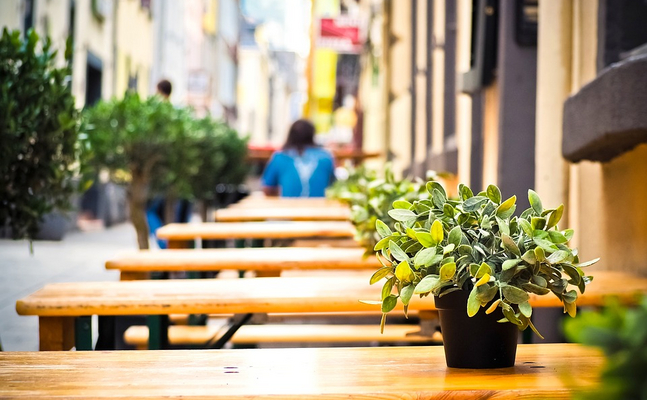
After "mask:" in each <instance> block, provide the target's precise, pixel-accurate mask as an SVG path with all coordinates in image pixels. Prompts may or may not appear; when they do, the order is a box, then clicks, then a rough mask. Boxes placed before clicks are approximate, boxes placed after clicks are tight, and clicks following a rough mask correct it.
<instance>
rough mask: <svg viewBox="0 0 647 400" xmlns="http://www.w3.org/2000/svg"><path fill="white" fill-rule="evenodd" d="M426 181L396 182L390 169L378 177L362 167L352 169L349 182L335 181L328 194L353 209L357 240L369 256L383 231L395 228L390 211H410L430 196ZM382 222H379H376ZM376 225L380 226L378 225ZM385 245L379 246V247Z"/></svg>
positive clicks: (405, 180) (403, 180) (352, 219)
mask: <svg viewBox="0 0 647 400" xmlns="http://www.w3.org/2000/svg"><path fill="white" fill-rule="evenodd" d="M426 193H427V191H426V190H425V185H424V182H421V181H411V180H408V179H402V180H397V179H395V177H394V175H393V173H392V171H391V169H390V166H387V167H386V169H385V173H384V177H383V178H378V177H377V173H376V172H375V171H372V170H369V169H366V168H365V167H363V166H361V167H358V168H357V169H354V170H351V173H350V174H349V177H348V179H347V180H340V181H337V182H335V183H334V184H333V185H332V186H331V188H329V189H328V191H327V192H326V195H327V196H328V197H330V198H333V199H337V200H339V201H341V202H344V203H346V204H348V205H350V207H351V222H352V223H353V224H354V225H355V230H356V234H355V239H356V240H357V241H358V242H359V244H360V246H362V247H364V248H365V249H366V251H367V253H372V252H373V248H374V247H375V246H376V245H377V244H378V242H379V240H380V237H382V236H387V235H381V234H380V232H381V233H384V232H390V230H392V229H393V227H394V224H395V222H396V220H395V219H394V218H393V217H392V216H391V213H390V211H389V210H391V207H392V205H393V204H395V205H396V206H397V207H398V210H395V213H396V214H397V213H398V212H408V210H406V209H400V208H399V207H406V208H408V207H409V206H410V205H411V203H410V202H412V201H414V200H417V199H420V198H424V197H427V194H426ZM377 221H380V222H377ZM376 223H377V224H378V225H376ZM383 244H384V243H383V242H382V243H380V246H381V245H383Z"/></svg>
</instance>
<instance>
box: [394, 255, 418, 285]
mask: <svg viewBox="0 0 647 400" xmlns="http://www.w3.org/2000/svg"><path fill="white" fill-rule="evenodd" d="M395 277H396V278H398V280H399V281H400V282H411V281H412V280H413V277H414V275H413V271H411V267H410V266H409V262H408V261H406V260H405V261H402V262H401V263H400V264H398V266H397V267H395Z"/></svg>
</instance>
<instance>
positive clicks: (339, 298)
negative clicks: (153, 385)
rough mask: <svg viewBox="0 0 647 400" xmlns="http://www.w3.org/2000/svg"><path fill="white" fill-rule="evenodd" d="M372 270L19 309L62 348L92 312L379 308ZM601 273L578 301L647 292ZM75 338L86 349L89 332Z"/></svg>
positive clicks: (629, 280) (538, 300)
mask: <svg viewBox="0 0 647 400" xmlns="http://www.w3.org/2000/svg"><path fill="white" fill-rule="evenodd" d="M369 276H370V274H367V275H366V277H365V278H364V277H337V278H325V277H294V278H292V277H290V278H286V277H282V278H255V279H201V280H171V281H119V282H96V283H93V282H75V283H54V284H49V285H46V286H45V287H44V288H43V289H41V290H39V291H37V292H35V293H33V294H31V295H29V296H27V297H25V298H23V299H21V300H18V301H17V303H16V310H17V312H18V314H20V315H37V316H38V317H39V324H40V326H39V329H40V349H41V350H64V349H69V348H71V347H72V346H73V345H74V342H75V336H74V332H75V329H76V330H78V319H77V322H76V323H75V318H74V317H84V318H85V322H84V324H87V323H88V322H87V321H88V320H89V318H87V316H91V315H106V316H108V315H168V314H210V313H221V314H238V313H270V312H273V313H279V312H282V313H314V312H351V311H363V312H367V311H376V310H379V305H370V304H364V303H360V302H359V300H378V299H379V298H380V293H381V289H382V288H381V285H379V284H377V285H372V286H371V285H369V284H368V280H369ZM595 276H596V278H595V280H594V281H593V282H592V283H591V284H590V285H588V286H587V289H586V292H585V293H584V294H583V295H581V296H580V297H579V299H578V305H580V306H586V305H593V306H599V305H602V304H603V303H604V299H605V297H607V296H610V295H613V296H618V297H619V298H620V300H621V301H623V302H626V303H635V302H636V300H637V295H639V294H642V293H647V278H641V277H636V276H633V275H629V274H624V273H620V272H597V273H596V274H595ZM529 301H530V304H532V306H533V307H562V305H561V303H560V302H559V300H558V299H557V298H556V297H555V296H552V295H546V296H537V295H531V297H530V300H529ZM398 308H399V309H402V307H401V304H398ZM409 309H410V310H418V311H420V310H435V305H434V300H433V297H432V296H427V297H424V298H422V299H421V298H414V299H412V301H411V303H410V304H409ZM75 324H76V327H77V328H75ZM376 329H378V327H377V326H376ZM386 329H388V325H387V328H386ZM153 335H154V333H153V332H151V341H152V342H153V343H155V342H154V340H153V339H154V338H153ZM76 341H77V343H78V342H79V341H83V343H84V344H83V345H82V347H83V348H87V338H84V337H80V336H79V337H76ZM90 347H91V346H90ZM77 348H78V347H77Z"/></svg>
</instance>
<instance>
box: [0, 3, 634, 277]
mask: <svg viewBox="0 0 647 400" xmlns="http://www.w3.org/2000/svg"><path fill="white" fill-rule="evenodd" d="M645 21H647V2H645V1H644V0H618V1H613V2H612V1H610V0H563V1H562V0H506V1H497V0H456V1H453V0H398V1H395V0H357V1H356V0H239V1H236V0H190V1H175V0H5V1H2V2H0V26H1V27H6V28H9V29H19V30H20V31H22V32H26V31H27V30H29V29H30V28H33V29H34V30H35V31H36V32H38V33H39V34H40V35H41V36H44V35H49V36H50V37H51V38H52V41H53V45H54V47H56V48H58V49H61V51H60V52H59V54H58V59H59V62H60V64H61V65H63V64H64V63H65V58H64V55H63V51H62V49H64V48H65V43H66V41H67V40H68V39H69V40H70V41H71V44H72V46H73V47H72V50H73V51H72V53H71V55H72V75H71V77H72V78H71V82H70V84H71V88H72V92H73V94H74V96H75V99H76V100H75V101H76V105H77V107H78V108H87V107H89V106H91V105H93V104H95V103H96V102H97V101H99V100H100V99H104V100H107V99H110V98H112V97H116V98H122V97H123V96H124V94H125V93H126V92H131V93H132V92H136V93H138V94H139V95H140V96H141V97H142V98H145V97H148V96H151V95H153V94H154V93H155V92H156V85H157V83H158V82H159V81H160V80H162V79H168V80H169V81H170V82H171V83H172V85H173V91H172V94H171V96H170V101H171V102H172V103H173V104H174V105H176V106H178V107H184V106H190V107H192V108H193V109H194V110H195V113H196V115H197V116H198V117H200V116H205V115H210V116H211V117H212V118H214V119H217V120H220V121H223V122H224V123H226V124H227V126H229V127H232V128H233V129H235V130H236V131H237V132H238V134H239V136H240V137H247V136H248V138H249V139H248V140H249V141H248V143H247V149H248V155H247V160H249V163H250V165H255V166H256V167H255V168H254V169H252V174H251V176H250V177H249V178H248V179H247V180H246V181H245V184H246V187H247V189H246V190H252V191H253V190H257V188H258V187H257V185H258V179H257V178H258V174H259V173H260V171H261V170H262V165H264V163H265V162H266V161H267V159H268V157H269V156H270V154H271V153H272V151H273V150H275V149H277V148H279V147H280V146H281V145H282V144H283V143H284V141H285V138H286V134H287V131H288V128H289V126H290V124H291V123H292V122H293V121H294V120H296V119H298V118H308V119H310V120H312V121H313V122H314V124H315V126H316V128H317V142H318V143H320V144H322V145H325V146H326V147H328V148H330V149H332V150H333V151H334V152H335V154H336V155H337V161H338V163H340V164H342V163H344V162H359V161H362V160H364V159H366V163H367V165H369V166H372V167H380V166H381V165H383V163H384V162H385V161H387V160H388V161H392V163H393V168H394V171H395V172H396V174H399V175H408V176H424V174H425V172H426V171H427V170H435V171H438V172H444V173H448V174H451V176H453V178H452V180H453V181H455V182H458V181H460V182H465V183H466V184H469V185H470V186H471V187H472V188H474V190H480V189H482V188H484V187H486V186H487V184H489V183H494V184H497V185H498V186H499V187H500V188H501V191H502V192H503V193H505V194H506V196H507V195H512V194H516V195H517V198H518V199H520V203H521V204H520V207H522V208H525V207H526V206H527V203H526V204H524V202H526V201H527V200H526V195H525V193H526V190H527V188H530V187H531V188H535V190H536V191H537V192H538V193H539V194H540V195H541V197H542V199H544V202H545V203H546V204H547V205H549V206H555V205H558V204H560V203H564V204H565V205H566V209H567V210H568V214H567V215H565V216H564V222H565V225H566V226H569V227H571V228H573V229H575V231H576V232H578V235H577V236H576V237H575V239H574V241H575V242H574V243H573V245H574V246H577V247H579V248H580V253H581V254H582V257H583V258H585V259H587V258H591V257H597V256H600V257H601V258H602V262H601V264H604V268H613V265H616V264H617V265H623V266H624V269H627V270H631V269H635V270H636V271H640V270H641V268H642V269H643V271H642V272H644V268H645V267H644V263H642V259H643V258H644V250H643V248H642V246H641V243H645V242H646V241H647V231H646V230H645V229H644V226H645V225H646V224H647V211H645V208H644V206H643V204H642V201H643V199H644V198H645V196H647V189H646V188H645V185H642V184H641V182H642V177H644V176H645V175H646V174H647V148H646V147H645V145H644V144H642V143H643V142H644V141H645V140H646V139H645V137H646V135H645V132H646V131H647V122H646V121H645V118H646V117H645V115H647V113H645V112H644V110H645V107H646V101H645V97H644V96H645V95H644V93H645V90H644V88H645V86H644V84H645V78H644V77H645V76H647V69H646V66H645V65H646V62H645V54H646V53H647V28H646V26H647V25H645ZM125 202H126V200H125V189H124V187H123V186H122V185H121V184H120V183H119V182H118V181H116V180H114V179H113V176H111V175H99V176H98V178H97V179H96V180H95V182H94V186H93V188H91V189H90V190H89V191H88V192H86V193H85V194H84V195H83V196H82V198H81V199H80V200H79V202H78V206H77V207H78V209H77V211H78V213H79V216H80V217H79V218H80V220H81V221H84V222H85V224H86V228H87V227H88V226H92V224H93V223H98V224H99V225H101V226H109V225H111V224H115V223H117V222H120V221H124V220H126V207H125ZM97 221H98V222H97Z"/></svg>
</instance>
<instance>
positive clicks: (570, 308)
mask: <svg viewBox="0 0 647 400" xmlns="http://www.w3.org/2000/svg"><path fill="white" fill-rule="evenodd" d="M564 311H565V312H567V313H568V315H570V316H571V317H573V318H575V315H577V306H576V305H575V303H574V302H573V303H568V302H564Z"/></svg>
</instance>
